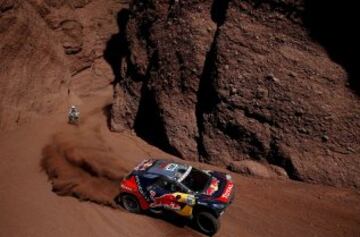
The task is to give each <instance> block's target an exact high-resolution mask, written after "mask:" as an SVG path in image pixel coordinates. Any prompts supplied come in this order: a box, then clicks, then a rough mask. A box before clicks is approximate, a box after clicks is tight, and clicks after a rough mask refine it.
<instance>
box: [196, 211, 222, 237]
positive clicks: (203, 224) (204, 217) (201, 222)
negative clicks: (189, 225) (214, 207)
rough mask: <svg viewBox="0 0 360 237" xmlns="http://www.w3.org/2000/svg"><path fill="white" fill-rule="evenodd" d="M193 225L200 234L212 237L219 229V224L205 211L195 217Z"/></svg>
mask: <svg viewBox="0 0 360 237" xmlns="http://www.w3.org/2000/svg"><path fill="white" fill-rule="evenodd" d="M195 224H196V226H197V227H198V228H199V230H200V231H201V232H203V233H204V234H206V235H209V236H212V235H214V234H215V233H216V232H217V231H218V229H219V222H218V220H217V219H216V217H215V216H214V215H212V214H211V213H209V212H206V211H203V212H199V213H197V214H196V215H195Z"/></svg>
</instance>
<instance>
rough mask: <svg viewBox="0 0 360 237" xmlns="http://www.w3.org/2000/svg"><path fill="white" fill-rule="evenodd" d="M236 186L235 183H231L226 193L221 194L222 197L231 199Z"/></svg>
mask: <svg viewBox="0 0 360 237" xmlns="http://www.w3.org/2000/svg"><path fill="white" fill-rule="evenodd" d="M233 187H234V184H232V183H229V184H228V185H227V187H226V189H225V191H224V193H223V194H222V195H221V197H223V198H225V199H229V197H230V194H231V191H232V188H233Z"/></svg>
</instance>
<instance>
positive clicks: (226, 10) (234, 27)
mask: <svg viewBox="0 0 360 237" xmlns="http://www.w3.org/2000/svg"><path fill="white" fill-rule="evenodd" d="M304 16H306V8H305V5H304V2H303V1H275V0H273V1H240V0H232V1H216V0H215V1H207V0H202V1H200V0H192V1H155V0H148V1H134V2H133V4H132V6H131V8H130V17H129V22H128V26H127V32H126V33H127V41H128V52H127V54H126V55H124V57H123V59H122V61H123V64H122V68H121V71H122V73H121V76H120V78H119V80H118V83H117V86H116V90H115V98H114V105H113V111H112V128H113V129H114V130H122V129H124V128H130V129H134V130H135V131H136V132H137V134H138V135H140V136H142V137H143V138H145V139H146V140H147V141H149V142H150V143H153V144H155V145H157V146H159V147H160V148H162V149H164V150H166V151H169V152H171V153H173V154H175V155H178V156H180V157H182V158H184V159H190V160H199V161H206V162H208V163H212V164H219V165H222V166H225V167H234V164H236V162H239V161H242V160H246V159H251V160H256V161H261V162H262V163H267V164H271V165H275V166H279V167H282V168H283V169H285V170H286V172H287V175H288V176H289V177H291V178H293V179H296V180H302V181H306V182H314V183H325V184H331V185H339V186H350V187H359V185H360V178H359V177H360V176H359V175H358V170H359V168H360V160H359V152H360V147H359V144H360V136H359V134H360V118H359V116H360V105H359V98H358V97H357V95H356V94H355V93H354V92H353V91H352V90H351V89H350V88H348V86H347V85H348V75H347V73H346V71H344V69H342V67H341V66H340V65H338V64H336V63H334V62H333V61H332V60H331V59H330V58H329V56H328V55H327V53H326V51H325V50H324V49H323V48H322V47H321V46H320V45H319V44H318V43H316V42H315V41H314V40H313V39H312V38H311V37H310V36H309V34H308V33H309V32H308V30H307V28H305V26H304V24H303V21H304Z"/></svg>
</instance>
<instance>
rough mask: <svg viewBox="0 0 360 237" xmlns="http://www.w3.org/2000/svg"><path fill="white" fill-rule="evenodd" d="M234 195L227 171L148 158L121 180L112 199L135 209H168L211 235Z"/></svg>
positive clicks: (134, 210)
mask: <svg viewBox="0 0 360 237" xmlns="http://www.w3.org/2000/svg"><path fill="white" fill-rule="evenodd" d="M233 197H234V183H233V182H232V180H231V176H230V175H228V174H224V173H221V172H216V171H209V170H199V169H197V168H194V167H192V166H190V165H186V164H180V163H176V162H172V161H168V160H155V159H149V160H144V161H143V162H142V163H140V164H139V165H138V166H137V167H135V169H134V170H133V171H132V172H130V173H129V174H128V175H127V176H126V177H125V178H124V179H123V180H122V181H121V183H120V192H119V194H118V195H117V196H116V197H115V201H116V203H118V204H119V205H122V206H123V207H124V208H125V209H127V210H128V211H130V212H134V213H139V212H141V211H152V212H156V213H159V212H162V211H163V210H171V211H173V212H175V213H177V214H179V215H181V216H184V217H187V218H190V219H192V220H194V223H195V224H196V226H197V227H198V228H199V229H200V231H202V232H203V233H205V234H207V235H213V234H215V233H216V232H217V230H218V228H219V223H218V218H219V217H220V216H221V215H222V214H223V213H224V210H225V209H226V207H227V206H229V204H230V203H231V202H232V199H233Z"/></svg>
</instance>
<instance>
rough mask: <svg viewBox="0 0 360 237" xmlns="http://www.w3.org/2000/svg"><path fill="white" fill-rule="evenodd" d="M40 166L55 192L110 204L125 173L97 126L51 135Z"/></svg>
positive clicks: (111, 204) (120, 162) (113, 204)
mask: <svg viewBox="0 0 360 237" xmlns="http://www.w3.org/2000/svg"><path fill="white" fill-rule="evenodd" d="M41 166H42V168H43V169H44V171H46V173H47V174H48V176H49V179H50V181H51V183H52V186H53V191H54V192H56V193H57V194H59V195H63V196H74V197H77V198H79V199H80V200H89V201H93V202H96V203H100V204H104V205H109V206H113V207H115V203H114V201H113V198H114V197H115V196H116V194H117V192H118V190H119V189H118V185H119V180H120V179H121V178H122V177H123V176H124V175H125V174H126V173H127V170H126V169H125V168H124V165H123V162H122V161H121V159H120V158H116V156H115V154H114V153H113V151H112V149H111V148H110V147H109V146H107V145H106V143H105V142H104V140H102V137H101V133H100V131H96V129H92V130H79V129H74V130H69V131H64V132H62V133H60V134H56V135H54V137H53V139H52V141H51V143H50V144H48V145H47V146H46V147H45V148H44V149H43V159H42V161H41Z"/></svg>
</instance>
